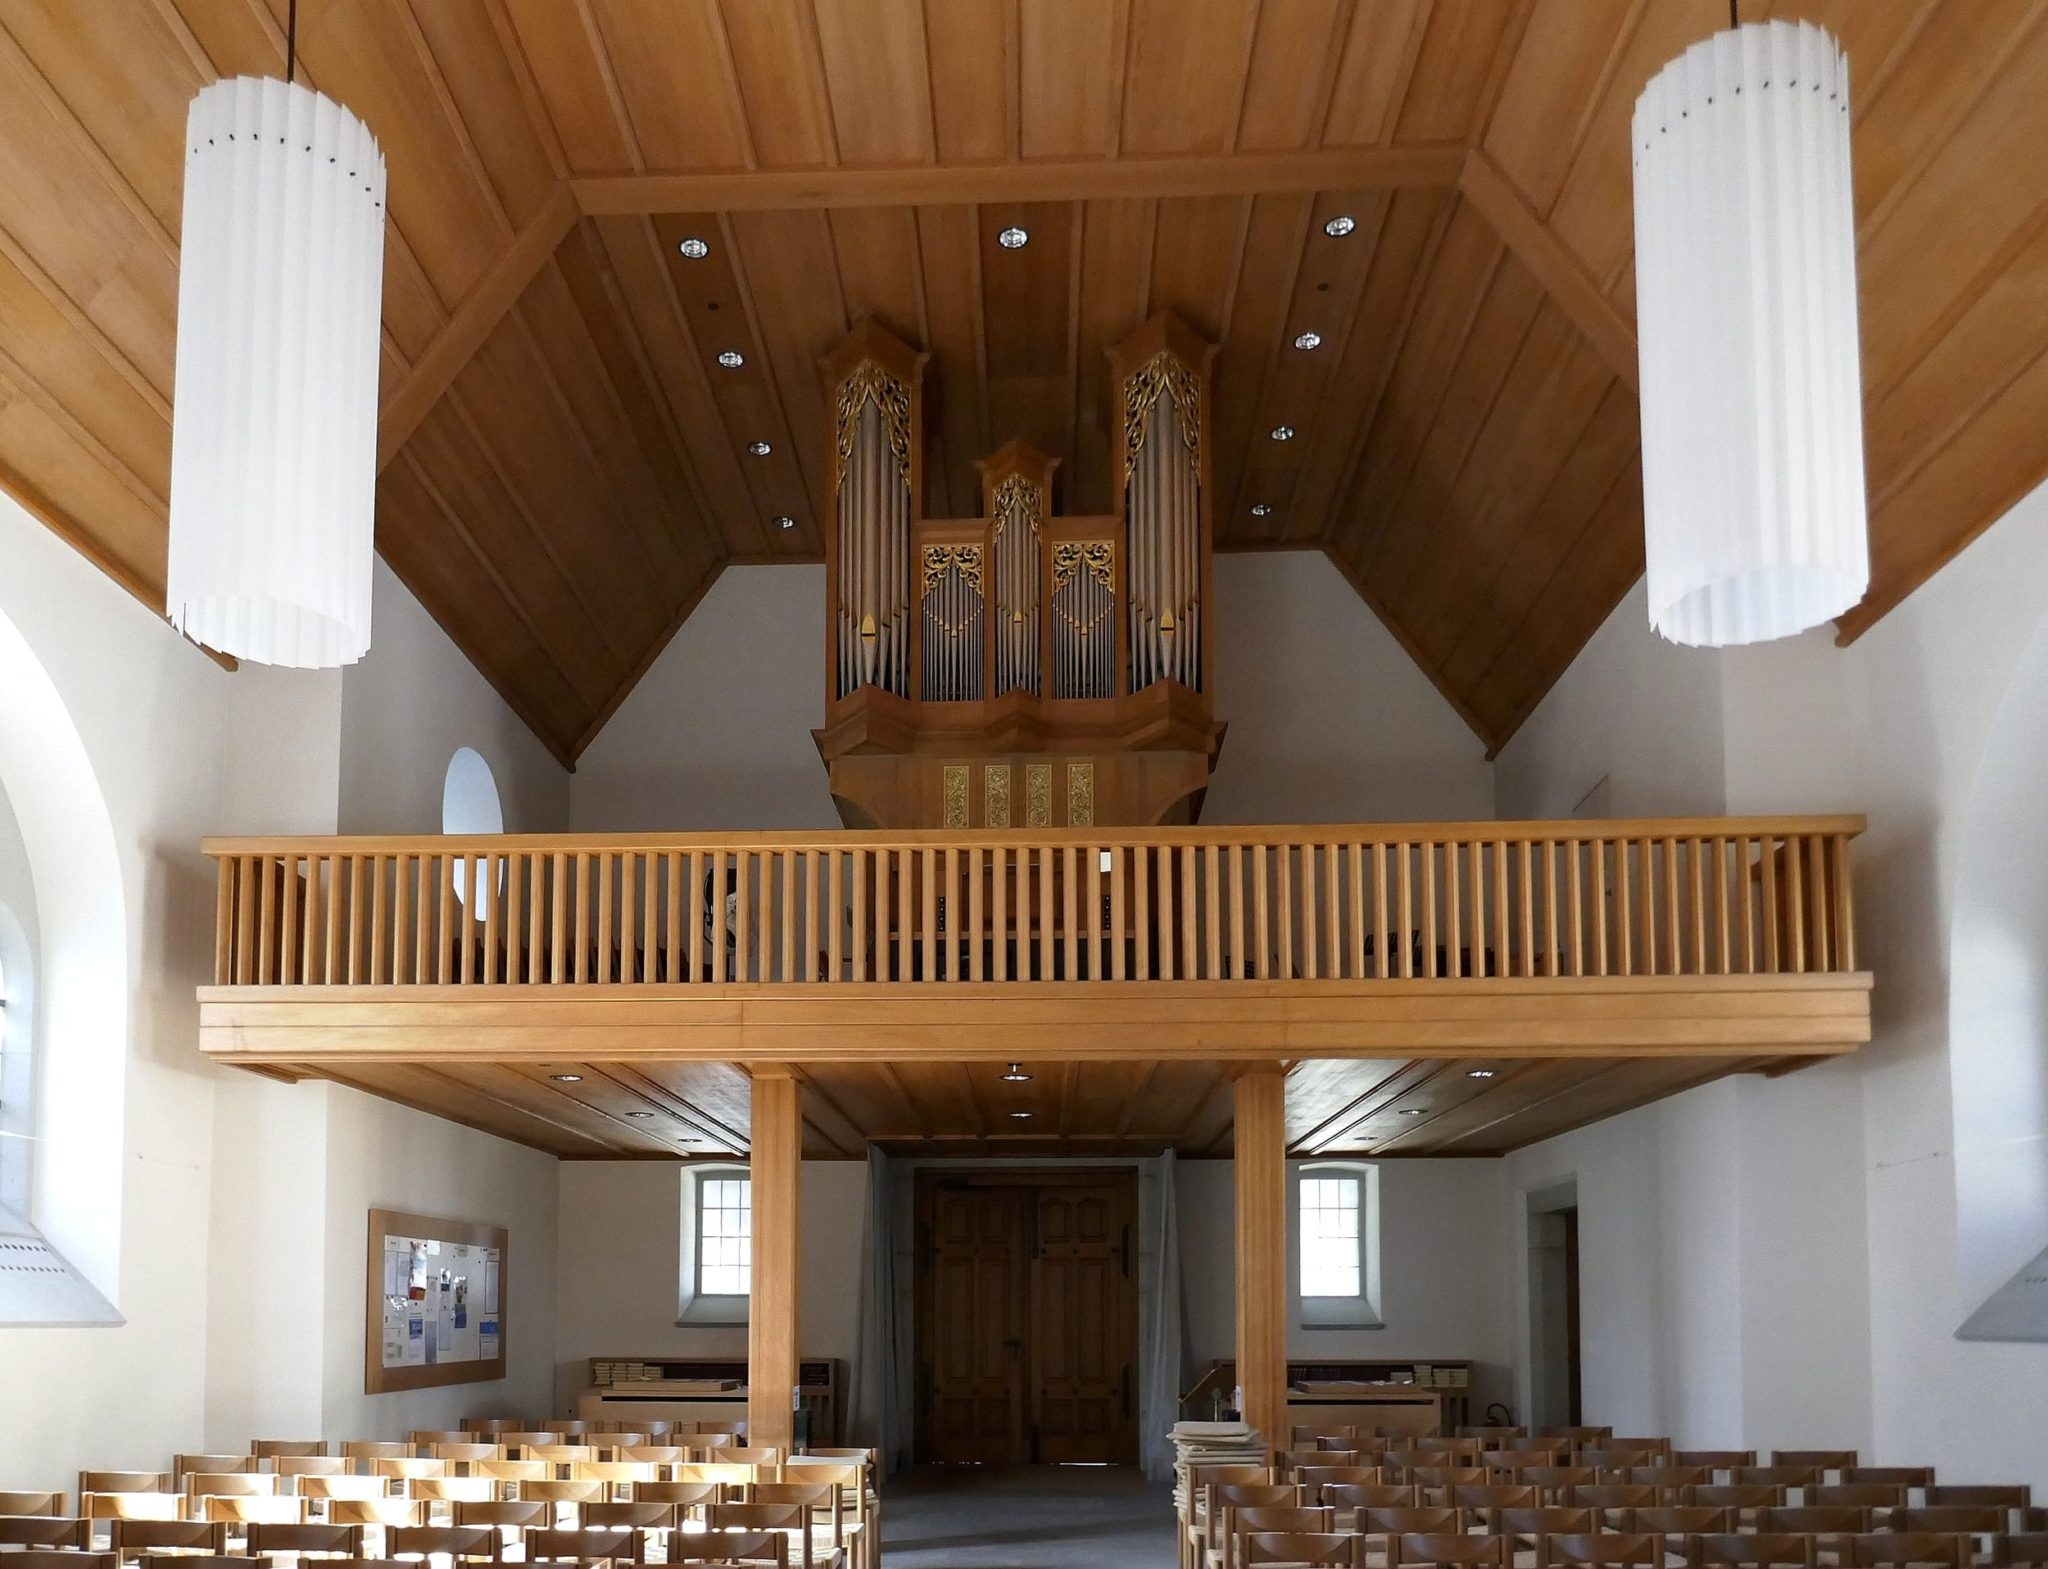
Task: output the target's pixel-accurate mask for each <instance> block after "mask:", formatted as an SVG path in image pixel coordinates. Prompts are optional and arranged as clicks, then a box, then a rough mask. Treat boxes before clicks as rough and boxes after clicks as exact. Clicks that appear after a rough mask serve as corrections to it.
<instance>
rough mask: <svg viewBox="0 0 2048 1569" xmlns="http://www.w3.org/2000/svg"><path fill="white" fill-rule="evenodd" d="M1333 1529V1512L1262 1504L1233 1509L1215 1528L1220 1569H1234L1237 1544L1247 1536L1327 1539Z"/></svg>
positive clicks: (1304, 1506) (1313, 1507)
mask: <svg viewBox="0 0 2048 1569" xmlns="http://www.w3.org/2000/svg"><path fill="white" fill-rule="evenodd" d="M1336 1529H1337V1520H1336V1512H1335V1511H1334V1510H1331V1509H1325V1508H1320V1507H1317V1506H1315V1505H1311V1504H1261V1505H1253V1506H1250V1507H1247V1508H1243V1509H1233V1510H1231V1511H1230V1512H1229V1513H1228V1514H1226V1515H1225V1516H1224V1518H1223V1520H1222V1521H1221V1523H1220V1525H1219V1528H1218V1536H1219V1540H1220V1541H1221V1542H1222V1544H1223V1552H1222V1563H1223V1569H1236V1565H1237V1563H1238V1543H1239V1542H1240V1541H1241V1540H1242V1539H1243V1538H1244V1537H1246V1536H1251V1535H1255V1534H1256V1535H1265V1536H1273V1535H1277V1534H1280V1533H1282V1532H1299V1533H1308V1534H1316V1535H1326V1534H1328V1533H1330V1532H1333V1531H1335V1530H1336Z"/></svg>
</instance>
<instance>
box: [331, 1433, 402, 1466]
mask: <svg viewBox="0 0 2048 1569" xmlns="http://www.w3.org/2000/svg"><path fill="white" fill-rule="evenodd" d="M341 1452H342V1455H343V1457H344V1458H346V1459H349V1460H353V1461H356V1462H358V1463H360V1464H365V1465H367V1464H368V1463H369V1462H370V1461H372V1460H403V1459H405V1458H406V1457H408V1456H409V1455H411V1454H412V1445H410V1444H401V1443H396V1442H393V1441H392V1440H389V1439H382V1438H351V1439H347V1440H345V1441H344V1442H343V1443H342V1446H341Z"/></svg>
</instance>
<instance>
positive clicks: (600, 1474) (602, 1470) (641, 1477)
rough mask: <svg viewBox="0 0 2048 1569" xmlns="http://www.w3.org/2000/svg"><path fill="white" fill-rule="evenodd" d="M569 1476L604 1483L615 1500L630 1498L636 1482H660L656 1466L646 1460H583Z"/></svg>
mask: <svg viewBox="0 0 2048 1569" xmlns="http://www.w3.org/2000/svg"><path fill="white" fill-rule="evenodd" d="M685 1463H686V1462H685ZM569 1475H570V1478H571V1479H572V1480H575V1481H579V1482H602V1483H603V1484H604V1486H605V1488H606V1491H607V1495H608V1496H609V1497H611V1498H614V1499H618V1498H625V1497H629V1496H630V1489H631V1488H632V1486H633V1484H634V1483H636V1482H653V1481H657V1480H659V1475H658V1473H657V1471H656V1469H655V1467H654V1464H653V1463H652V1462H651V1461H645V1460H581V1461H578V1462H577V1463H576V1464H574V1465H572V1466H570V1467H569Z"/></svg>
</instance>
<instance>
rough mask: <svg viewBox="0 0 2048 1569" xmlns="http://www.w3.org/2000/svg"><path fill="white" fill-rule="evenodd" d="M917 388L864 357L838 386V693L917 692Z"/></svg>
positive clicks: (877, 362)
mask: <svg viewBox="0 0 2048 1569" xmlns="http://www.w3.org/2000/svg"><path fill="white" fill-rule="evenodd" d="M910 421H911V389H910V386H909V385H908V384H907V383H906V382H905V381H904V379H903V378H901V377H899V376H897V375H894V374H892V373H891V372H890V371H889V370H888V369H886V368H885V367H884V366H883V365H882V364H881V363H880V362H879V361H877V360H874V359H863V360H861V361H860V362H859V363H857V364H855V365H854V366H853V367H852V369H851V370H850V371H849V372H848V374H846V375H845V376H844V377H843V378H842V379H841V380H840V382H839V384H838V387H837V389H836V421H835V442H834V460H835V461H834V464H833V476H834V491H835V496H834V501H835V509H834V510H835V516H834V524H835V527H836V530H837V534H836V539H835V545H836V558H837V572H836V579H835V582H834V588H835V590H836V593H837V598H838V605H837V607H836V616H835V627H834V644H835V647H834V652H835V656H836V661H837V665H838V682H837V690H836V692H835V694H834V695H835V696H838V697H845V696H846V695H847V694H848V693H850V692H852V691H853V690H854V689H855V688H856V687H860V686H878V687H880V688H882V689H883V690H884V691H887V692H893V693H895V694H896V695H898V696H900V697H908V696H909V695H910V550H911V539H910V532H911V504H912V477H911V475H912V463H911V433H910Z"/></svg>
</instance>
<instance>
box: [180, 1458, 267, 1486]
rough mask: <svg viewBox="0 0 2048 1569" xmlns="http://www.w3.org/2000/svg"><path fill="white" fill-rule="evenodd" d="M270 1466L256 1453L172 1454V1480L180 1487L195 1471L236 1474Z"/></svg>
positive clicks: (214, 1474)
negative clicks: (258, 1457) (257, 1456)
mask: <svg viewBox="0 0 2048 1569" xmlns="http://www.w3.org/2000/svg"><path fill="white" fill-rule="evenodd" d="M269 1469H270V1466H269V1465H268V1464H267V1463H266V1462H265V1461H262V1460H259V1459H257V1458H256V1456H254V1455H172V1456H171V1481H172V1482H173V1484H175V1485H176V1486H177V1487H178V1488H180V1489H182V1488H183V1487H184V1485H185V1478H186V1477H188V1476H190V1475H191V1474H192V1473H193V1472H195V1471H203V1472H206V1473H207V1474H209V1475H212V1476H221V1475H234V1474H238V1473H241V1472H245V1471H268V1470H269Z"/></svg>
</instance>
